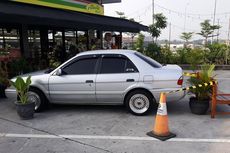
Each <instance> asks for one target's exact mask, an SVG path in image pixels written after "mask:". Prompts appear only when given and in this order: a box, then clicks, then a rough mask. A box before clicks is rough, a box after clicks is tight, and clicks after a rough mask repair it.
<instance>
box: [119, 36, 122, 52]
mask: <svg viewBox="0 0 230 153" xmlns="http://www.w3.org/2000/svg"><path fill="white" fill-rule="evenodd" d="M120 37H121V38H120V39H121V40H120V46H121V48H119V49H122V32H120Z"/></svg>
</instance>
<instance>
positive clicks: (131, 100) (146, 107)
mask: <svg viewBox="0 0 230 153" xmlns="http://www.w3.org/2000/svg"><path fill="white" fill-rule="evenodd" d="M154 101H155V100H154V97H153V96H152V95H151V94H150V93H149V92H146V91H145V90H134V91H132V92H130V93H129V94H128V95H127V97H126V99H125V105H126V107H127V109H128V110H129V112H131V113H132V114H134V115H137V116H142V115H146V114H148V113H149V112H150V111H151V110H152V109H153V106H154Z"/></svg>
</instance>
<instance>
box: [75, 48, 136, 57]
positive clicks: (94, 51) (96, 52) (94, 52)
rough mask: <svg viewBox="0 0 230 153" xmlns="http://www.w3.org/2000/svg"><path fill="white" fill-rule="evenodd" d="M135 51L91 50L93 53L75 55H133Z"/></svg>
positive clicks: (86, 52)
mask: <svg viewBox="0 0 230 153" xmlns="http://www.w3.org/2000/svg"><path fill="white" fill-rule="evenodd" d="M135 52H137V51H134V50H125V49H107V50H93V51H85V52H82V53H79V54H77V56H82V55H92V54H130V53H131V54H133V53H135Z"/></svg>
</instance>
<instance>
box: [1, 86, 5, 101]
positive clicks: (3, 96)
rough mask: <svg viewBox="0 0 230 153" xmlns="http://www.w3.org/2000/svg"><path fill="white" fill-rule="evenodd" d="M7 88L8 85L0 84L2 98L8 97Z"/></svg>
mask: <svg viewBox="0 0 230 153" xmlns="http://www.w3.org/2000/svg"><path fill="white" fill-rule="evenodd" d="M5 90H6V86H5V85H2V84H0V98H6V94H5Z"/></svg>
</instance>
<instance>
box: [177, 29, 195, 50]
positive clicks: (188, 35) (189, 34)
mask: <svg viewBox="0 0 230 153" xmlns="http://www.w3.org/2000/svg"><path fill="white" fill-rule="evenodd" d="M192 35H193V32H182V34H181V36H180V38H181V39H183V40H184V41H185V44H184V46H185V48H187V45H188V42H189V40H191V39H192Z"/></svg>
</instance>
